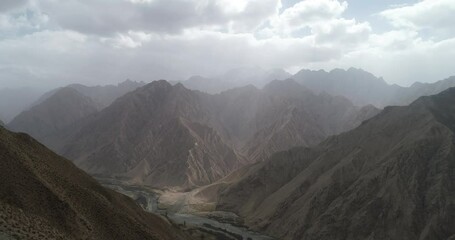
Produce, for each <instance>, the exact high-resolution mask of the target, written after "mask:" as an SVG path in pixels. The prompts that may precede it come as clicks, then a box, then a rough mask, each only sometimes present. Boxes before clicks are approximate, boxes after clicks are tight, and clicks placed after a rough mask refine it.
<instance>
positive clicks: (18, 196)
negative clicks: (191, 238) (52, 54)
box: [0, 127, 188, 240]
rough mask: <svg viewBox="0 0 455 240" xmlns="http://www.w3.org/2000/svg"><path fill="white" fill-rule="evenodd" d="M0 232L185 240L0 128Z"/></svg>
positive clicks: (41, 148) (118, 196) (22, 235)
mask: <svg viewBox="0 0 455 240" xmlns="http://www.w3.org/2000/svg"><path fill="white" fill-rule="evenodd" d="M0 232H2V233H3V234H4V235H6V236H12V237H14V239H16V238H17V239H106V240H107V239H169V240H171V239H172V240H173V239H188V238H187V237H186V236H184V235H182V234H181V233H179V230H178V229H174V228H173V227H172V226H170V225H169V224H168V223H166V222H165V221H164V220H162V219H161V218H160V217H158V216H155V215H152V214H149V213H146V212H144V211H143V210H142V208H140V207H139V206H138V205H137V204H136V203H134V202H133V201H132V200H131V199H129V198H128V197H126V196H124V195H121V194H119V193H115V192H113V191H111V190H108V189H105V188H103V187H101V186H100V185H99V184H98V183H97V182H96V181H95V180H94V179H92V178H91V177H89V176H88V175H87V174H86V173H84V172H83V171H81V170H79V169H78V168H77V167H76V166H74V165H73V164H72V163H71V162H70V161H68V160H66V159H64V158H62V157H60V156H58V155H56V154H55V153H53V152H51V151H50V150H48V149H46V148H45V147H44V146H43V145H41V144H40V143H38V142H37V141H35V140H34V139H32V138H31V137H30V136H28V135H26V134H17V133H11V132H9V131H7V130H5V129H4V128H2V127H0Z"/></svg>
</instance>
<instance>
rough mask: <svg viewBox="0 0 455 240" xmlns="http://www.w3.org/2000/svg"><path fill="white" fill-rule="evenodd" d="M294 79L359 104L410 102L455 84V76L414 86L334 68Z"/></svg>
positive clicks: (353, 70)
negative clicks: (391, 82) (392, 82)
mask: <svg viewBox="0 0 455 240" xmlns="http://www.w3.org/2000/svg"><path fill="white" fill-rule="evenodd" d="M292 78H293V79H294V80H296V81H297V82H298V83H300V84H302V85H304V86H305V87H307V88H309V89H311V90H313V91H315V92H317V93H318V92H327V93H329V94H331V95H334V96H338V95H339V96H344V97H346V98H348V99H350V100H351V101H352V102H353V103H354V104H356V105H358V106H363V105H368V104H373V105H375V106H377V107H385V106H389V105H408V104H410V103H411V102H413V101H415V100H416V99H417V98H419V97H421V96H428V95H433V94H437V93H439V92H441V91H444V90H446V89H448V88H450V87H455V77H451V78H448V79H445V80H441V81H438V82H435V83H415V84H413V85H412V86H410V87H401V86H398V85H389V84H387V83H386V82H385V81H384V80H383V79H382V78H378V77H375V76H374V75H373V74H371V73H369V72H366V71H363V70H362V69H355V68H349V69H348V70H342V69H334V70H332V71H330V72H326V71H323V70H319V71H311V70H305V69H304V70H301V71H300V72H298V73H296V74H295V75H294V76H293V77H292Z"/></svg>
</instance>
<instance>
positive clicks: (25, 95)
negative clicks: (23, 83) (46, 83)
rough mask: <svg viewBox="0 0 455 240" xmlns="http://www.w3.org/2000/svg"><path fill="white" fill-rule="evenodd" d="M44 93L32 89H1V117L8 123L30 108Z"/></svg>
mask: <svg viewBox="0 0 455 240" xmlns="http://www.w3.org/2000/svg"><path fill="white" fill-rule="evenodd" d="M43 92H44V91H42V90H38V89H32V88H16V89H0V116H1V120H2V121H3V122H4V123H8V122H9V121H11V120H12V119H13V118H14V117H15V116H17V115H18V114H19V113H21V112H22V111H24V110H26V109H27V108H29V107H30V105H31V104H32V103H33V102H34V101H36V100H37V99H38V98H39V97H40V96H41V95H42V94H43Z"/></svg>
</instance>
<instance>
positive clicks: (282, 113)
mask: <svg viewBox="0 0 455 240" xmlns="http://www.w3.org/2000/svg"><path fill="white" fill-rule="evenodd" d="M291 91H293V94H290V93H291ZM288 93H289V94H288ZM376 112H377V110H376ZM376 112H375V111H361V110H360V109H359V108H357V107H354V106H353V105H352V103H350V102H349V101H348V100H346V99H344V98H341V97H338V98H333V97H331V96H329V95H327V94H321V95H315V94H313V93H312V92H311V91H309V90H307V89H305V88H304V87H302V86H300V85H299V84H297V83H295V82H293V81H292V80H288V81H276V82H272V83H271V84H269V85H268V86H267V87H266V88H264V89H263V90H259V89H257V88H255V87H253V86H247V87H243V88H237V89H233V90H230V91H226V92H223V93H221V94H216V95H209V94H204V93H201V92H198V91H192V90H189V89H186V88H185V87H184V86H183V85H182V84H177V85H175V86H172V85H171V84H169V83H168V82H166V81H164V80H163V81H156V82H153V83H151V84H148V85H146V86H144V87H142V88H139V89H137V90H136V91H134V92H131V93H129V94H127V95H125V96H124V97H122V98H120V99H118V100H117V101H115V102H114V103H113V104H112V105H111V106H109V107H108V108H106V109H104V110H103V111H101V112H99V113H98V114H96V115H93V116H90V117H88V118H86V119H84V122H83V124H82V125H81V126H80V127H74V129H77V130H76V131H74V132H73V133H72V134H71V137H70V139H69V140H68V141H67V144H66V145H65V146H64V147H63V148H61V149H60V150H59V152H60V153H62V154H63V155H65V156H66V157H68V158H69V159H72V160H74V161H75V163H76V164H77V165H78V166H80V167H82V168H83V169H84V170H87V171H88V172H90V173H91V174H96V175H103V176H110V177H112V176H117V177H123V178H126V179H128V180H130V181H134V182H137V183H142V184H147V185H151V186H155V187H179V188H184V189H185V188H191V187H197V186H202V185H206V184H209V183H212V182H214V181H216V180H218V179H220V178H222V177H224V176H225V175H227V174H228V173H230V172H232V171H233V170H235V169H237V168H239V167H241V166H243V165H245V164H247V163H251V162H255V161H260V160H263V159H265V158H266V157H268V156H269V155H270V154H271V153H272V151H275V150H285V149H288V148H289V147H291V146H296V145H314V144H317V143H319V142H320V141H322V140H323V139H324V138H326V137H327V136H329V135H332V134H336V133H339V132H341V131H344V130H348V129H351V128H353V127H355V126H357V125H358V124H360V123H361V121H362V120H364V119H366V118H368V117H370V115H369V114H371V115H374V114H376ZM359 114H361V115H359Z"/></svg>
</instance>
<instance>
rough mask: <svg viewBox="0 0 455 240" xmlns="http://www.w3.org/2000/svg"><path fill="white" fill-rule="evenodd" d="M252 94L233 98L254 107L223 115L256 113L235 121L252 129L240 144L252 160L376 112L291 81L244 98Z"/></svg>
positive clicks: (313, 142)
mask: <svg viewBox="0 0 455 240" xmlns="http://www.w3.org/2000/svg"><path fill="white" fill-rule="evenodd" d="M253 95H254V94H252V93H251V92H245V93H244V94H243V96H241V95H238V96H236V95H235V99H236V102H237V103H236V104H239V105H243V106H244V107H248V108H249V109H254V110H246V111H244V112H243V113H238V112H230V113H227V114H226V115H233V116H239V115H242V114H245V113H248V112H250V113H251V112H252V113H255V115H254V117H253V118H251V120H250V121H245V120H242V121H237V124H238V125H239V126H241V125H242V124H245V125H244V126H243V128H244V129H242V130H241V132H246V131H247V130H246V128H248V129H251V130H253V131H252V135H250V136H246V138H245V140H246V142H245V145H244V146H242V150H243V151H242V152H243V153H244V155H245V156H247V158H248V159H249V160H250V161H252V162H256V161H258V160H263V159H265V158H267V157H268V156H270V155H271V154H272V153H274V152H276V151H282V150H286V149H289V148H291V147H294V146H313V145H316V144H318V143H319V142H321V141H322V140H324V139H325V138H327V137H328V136H330V135H334V134H338V133H340V132H343V131H347V130H350V129H352V128H354V127H356V126H358V125H359V124H360V123H361V122H362V121H363V120H365V119H368V118H370V117H372V116H374V115H375V114H377V113H378V112H379V110H377V109H375V108H374V107H373V109H375V110H372V111H364V110H362V111H361V109H360V108H358V107H355V106H354V105H353V104H352V103H351V102H350V101H349V100H347V99H346V98H343V97H332V96H330V95H328V94H314V93H313V92H312V91H310V90H308V89H306V88H305V87H303V86H301V85H299V84H298V83H296V82H295V81H293V80H285V81H277V80H275V81H272V82H271V83H269V84H268V85H267V86H265V87H264V89H263V90H262V91H260V92H259V95H260V96H259V97H257V98H256V99H257V100H256V101H249V100H247V99H248V98H251V97H252V96H253ZM241 102H243V103H241ZM251 104H253V105H254V104H257V105H256V106H252V105H251ZM237 107H238V106H237ZM225 109H226V108H225ZM359 114H360V115H359ZM231 135H234V134H231ZM241 139H242V138H238V139H236V140H237V141H238V140H241ZM240 142H241V141H240Z"/></svg>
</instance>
